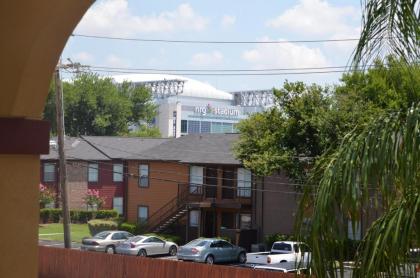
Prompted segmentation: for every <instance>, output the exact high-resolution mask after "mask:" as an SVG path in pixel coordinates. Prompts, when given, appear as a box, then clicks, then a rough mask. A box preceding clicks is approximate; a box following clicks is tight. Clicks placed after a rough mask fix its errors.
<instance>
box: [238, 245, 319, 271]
mask: <svg viewBox="0 0 420 278" xmlns="http://www.w3.org/2000/svg"><path fill="white" fill-rule="evenodd" d="M310 259H311V252H310V249H309V247H308V246H307V245H306V244H305V243H303V242H294V241H276V242H274V243H273V246H272V247H271V251H270V252H259V253H248V254H246V263H247V264H276V263H283V262H293V263H297V264H302V265H303V266H307V264H308V263H309V261H310Z"/></svg>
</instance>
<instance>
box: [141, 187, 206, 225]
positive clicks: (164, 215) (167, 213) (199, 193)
mask: <svg viewBox="0 0 420 278" xmlns="http://www.w3.org/2000/svg"><path fill="white" fill-rule="evenodd" d="M204 192H205V190H204V185H202V184H189V183H187V184H185V183H183V184H178V194H177V196H175V197H174V198H172V199H171V200H170V201H169V202H167V203H166V204H165V205H163V206H162V207H161V208H160V209H158V210H157V211H156V212H155V213H153V214H152V215H151V216H150V217H149V219H148V220H147V224H146V225H147V226H146V231H147V232H151V231H153V230H155V229H156V228H157V227H159V226H160V225H162V224H164V223H165V222H166V221H167V220H168V219H169V218H170V217H172V216H173V215H175V214H176V213H178V212H179V211H180V210H181V209H182V208H183V207H184V206H185V205H186V204H187V203H188V202H190V201H193V200H194V201H199V200H202V198H203V196H204Z"/></svg>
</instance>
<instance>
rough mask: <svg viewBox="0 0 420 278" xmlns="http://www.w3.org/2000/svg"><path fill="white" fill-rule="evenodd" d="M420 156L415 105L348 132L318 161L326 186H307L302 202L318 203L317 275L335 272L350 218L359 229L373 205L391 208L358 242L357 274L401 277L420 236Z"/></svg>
mask: <svg viewBox="0 0 420 278" xmlns="http://www.w3.org/2000/svg"><path fill="white" fill-rule="evenodd" d="M419 161H420V106H419V105H413V106H412V107H410V108H409V109H407V110H406V112H400V111H398V110H396V111H395V112H392V113H387V114H385V115H384V116H381V117H379V118H378V119H377V120H375V121H373V122H372V123H370V124H369V125H367V126H366V127H365V128H364V129H363V131H362V132H352V133H350V134H348V135H347V136H346V138H345V139H344V140H343V142H342V144H341V146H340V148H338V150H337V151H336V152H335V153H334V155H333V156H331V159H330V160H329V161H327V163H326V165H319V167H322V168H323V172H324V174H323V177H322V179H321V181H320V184H319V188H310V189H308V190H307V192H306V195H305V198H304V200H303V202H304V203H305V204H306V205H311V204H313V215H312V227H311V232H310V234H309V237H308V238H307V240H308V242H309V244H310V245H311V247H312V250H313V253H312V260H313V262H312V268H313V270H314V272H315V275H316V276H317V277H325V273H329V274H330V275H331V276H330V277H335V275H336V274H335V268H336V265H335V261H339V262H341V263H342V262H343V260H344V257H343V256H342V254H344V252H345V250H344V248H345V245H344V242H345V240H346V238H347V236H348V235H347V231H348V230H347V229H348V228H347V221H348V220H350V221H351V223H352V226H353V227H355V226H357V224H356V223H358V222H359V221H361V218H362V215H365V216H366V214H367V213H368V212H369V211H370V212H372V211H374V210H379V211H383V212H384V213H383V216H382V217H380V218H379V219H378V220H376V221H375V222H374V223H373V224H372V226H371V227H370V228H369V230H368V232H367V234H366V236H365V238H364V240H363V242H362V244H361V246H359V249H358V253H357V255H356V258H355V261H356V265H357V266H358V267H357V269H356V270H355V271H354V276H353V277H382V276H380V275H379V272H386V273H387V274H388V275H390V277H400V276H401V273H399V271H401V265H403V264H404V263H407V252H408V250H409V248H410V247H413V245H414V246H416V247H417V246H418V244H419V239H420V234H419V233H418V231H419V229H420V226H419V224H420V218H419V216H420V214H419V212H420V210H419V209H420V207H419V205H420V179H419V178H420V175H419V170H420V169H419V168H420V163H419ZM313 193H316V194H315V195H314V194H313ZM314 196H315V197H314ZM320 239H322V240H320ZM378 275H379V276H378ZM387 277H389V276H387Z"/></svg>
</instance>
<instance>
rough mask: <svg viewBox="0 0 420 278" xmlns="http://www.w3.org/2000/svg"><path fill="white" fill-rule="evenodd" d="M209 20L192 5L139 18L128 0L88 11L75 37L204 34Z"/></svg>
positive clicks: (105, 3) (109, 0) (109, 2)
mask: <svg viewBox="0 0 420 278" xmlns="http://www.w3.org/2000/svg"><path fill="white" fill-rule="evenodd" d="M207 25H208V20H207V19H206V18H205V17H203V16H200V15H199V14H197V13H196V12H195V11H194V9H193V8H192V7H191V5H190V4H188V3H184V4H180V5H179V6H178V7H177V8H176V9H175V10H172V11H163V12H161V13H159V14H151V15H143V16H139V15H135V14H133V12H132V11H131V10H130V7H129V6H128V2H127V0H104V1H102V2H99V3H98V4H96V5H94V6H93V7H92V8H91V9H89V10H88V11H87V13H86V14H85V16H84V17H83V19H82V20H81V22H80V23H79V25H78V26H77V28H76V31H75V33H81V34H96V35H108V36H130V35H135V34H138V33H153V32H171V31H175V30H193V31H201V30H204V29H205V28H206V27H207Z"/></svg>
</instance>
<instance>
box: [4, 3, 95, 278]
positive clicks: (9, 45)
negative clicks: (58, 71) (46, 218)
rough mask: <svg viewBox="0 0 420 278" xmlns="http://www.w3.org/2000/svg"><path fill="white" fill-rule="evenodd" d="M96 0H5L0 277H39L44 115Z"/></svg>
mask: <svg viewBox="0 0 420 278" xmlns="http://www.w3.org/2000/svg"><path fill="white" fill-rule="evenodd" d="M93 2H94V1H93V0H59V1H57V0H38V1H27V0H14V1H0V36H1V38H2V39H1V40H2V42H1V43H0V61H1V63H2V66H1V68H0V84H1V86H0V190H1V192H0V221H1V222H0V223H1V224H0V225H1V226H0V227H1V228H0V238H1V239H2V244H0V252H1V260H0V277H8V278H9V277H10V278H14V277H19V278H21V277H25V278H27V277H28V278H31V277H38V218H39V196H38V194H39V193H38V192H39V188H38V184H39V182H40V178H39V173H40V162H39V155H40V154H42V153H46V152H48V148H49V146H48V145H49V127H48V124H47V123H45V122H43V121H41V120H40V119H41V118H42V111H43V109H44V105H45V100H46V98H47V94H48V88H49V84H50V80H51V77H52V73H53V71H54V69H55V66H56V64H57V62H58V59H59V56H60V54H61V52H62V50H63V48H64V46H65V44H66V42H67V40H68V38H69V37H70V35H71V33H72V31H73V30H74V28H75V27H76V25H77V23H78V22H79V20H80V19H81V18H82V16H83V15H84V13H85V12H86V10H87V9H88V8H89V7H90V5H91V4H92V3H93Z"/></svg>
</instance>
